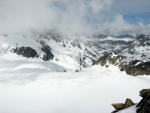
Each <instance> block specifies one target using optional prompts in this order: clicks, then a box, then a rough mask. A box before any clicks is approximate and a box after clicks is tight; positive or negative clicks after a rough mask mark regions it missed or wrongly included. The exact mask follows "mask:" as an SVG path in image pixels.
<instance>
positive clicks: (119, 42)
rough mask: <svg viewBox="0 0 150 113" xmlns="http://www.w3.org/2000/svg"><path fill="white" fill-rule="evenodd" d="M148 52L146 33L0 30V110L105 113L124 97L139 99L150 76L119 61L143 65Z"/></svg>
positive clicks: (1, 112)
mask: <svg viewBox="0 0 150 113" xmlns="http://www.w3.org/2000/svg"><path fill="white" fill-rule="evenodd" d="M149 51H150V37H149V36H145V35H138V36H136V35H129V34H121V35H102V34H101V35H99V34H98V35H93V36H88V35H81V34H80V35H72V34H64V33H60V32H57V31H55V30H52V31H46V32H42V33H41V32H36V31H34V32H31V33H28V34H1V35H0V91H2V92H1V93H0V106H1V107H0V113H99V112H100V113H109V112H111V111H113V110H114V108H113V107H112V106H111V104H112V103H114V102H121V101H124V100H125V98H126V97H129V98H132V99H133V100H134V102H139V101H140V98H139V97H138V96H135V95H137V93H138V92H139V91H140V90H141V89H144V88H148V87H149V86H150V82H149V80H150V77H149V76H145V75H143V76H137V77H133V76H128V75H127V74H128V73H127V74H126V73H125V70H123V71H120V70H121V67H120V66H126V68H123V67H122V68H123V69H127V68H128V67H129V69H130V68H132V70H133V69H134V70H137V68H135V67H136V66H138V65H140V66H145V63H146V62H150V53H149ZM106 55H108V56H107V57H105V56H106ZM101 59H102V60H101ZM98 61H99V62H98ZM101 61H102V62H101ZM134 61H137V62H134ZM141 61H142V62H141ZM94 62H97V64H98V65H94V66H93V64H94ZM99 64H100V65H101V64H104V65H103V67H102V65H101V66H100V65H99ZM128 64H129V65H128ZM132 64H133V65H132ZM130 66H131V67H130ZM148 66H149V64H148ZM140 69H141V68H140ZM143 69H145V68H143ZM148 69H149V67H148ZM132 72H133V71H132ZM119 95H121V96H119ZM135 109H136V108H135V107H134V109H132V110H131V111H132V113H133V111H135ZM125 112H126V111H125ZM127 113H130V112H127Z"/></svg>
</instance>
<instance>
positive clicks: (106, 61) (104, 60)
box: [93, 52, 150, 76]
mask: <svg viewBox="0 0 150 113" xmlns="http://www.w3.org/2000/svg"><path fill="white" fill-rule="evenodd" d="M110 64H111V65H115V66H118V68H119V69H120V71H125V72H126V73H127V74H128V75H133V76H137V75H150V62H143V61H140V60H134V61H128V62H127V61H125V60H124V57H123V56H119V55H118V54H115V53H113V52H112V53H107V54H105V55H104V56H102V57H100V58H99V59H98V60H97V61H93V65H101V66H106V67H108V66H109V65H110Z"/></svg>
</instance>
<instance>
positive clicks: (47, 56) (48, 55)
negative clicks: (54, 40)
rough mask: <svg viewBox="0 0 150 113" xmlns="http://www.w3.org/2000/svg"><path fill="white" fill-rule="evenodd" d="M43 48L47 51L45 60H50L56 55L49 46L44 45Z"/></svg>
mask: <svg viewBox="0 0 150 113" xmlns="http://www.w3.org/2000/svg"><path fill="white" fill-rule="evenodd" d="M41 50H42V51H43V52H44V53H45V54H44V56H43V58H42V59H43V60H44V61H48V60H50V59H53V58H54V55H53V54H52V52H51V48H50V47H49V46H44V47H42V48H41Z"/></svg>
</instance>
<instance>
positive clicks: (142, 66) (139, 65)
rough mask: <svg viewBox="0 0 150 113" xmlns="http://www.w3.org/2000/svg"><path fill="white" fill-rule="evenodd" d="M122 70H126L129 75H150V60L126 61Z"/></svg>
mask: <svg viewBox="0 0 150 113" xmlns="http://www.w3.org/2000/svg"><path fill="white" fill-rule="evenodd" d="M121 71H125V72H126V73H127V74H128V75H133V76H136V75H150V62H142V61H140V60H135V61H131V62H129V63H126V65H124V67H122V68H121Z"/></svg>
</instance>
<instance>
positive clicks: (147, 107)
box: [137, 89, 150, 113]
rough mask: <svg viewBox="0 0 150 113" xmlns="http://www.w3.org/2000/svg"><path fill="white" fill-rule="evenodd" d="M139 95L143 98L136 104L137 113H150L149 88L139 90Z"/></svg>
mask: <svg viewBox="0 0 150 113" xmlns="http://www.w3.org/2000/svg"><path fill="white" fill-rule="evenodd" d="M140 95H141V96H142V97H143V99H142V100H141V101H140V102H139V103H138V105H137V107H138V109H137V113H150V89H143V90H141V91H140Z"/></svg>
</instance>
